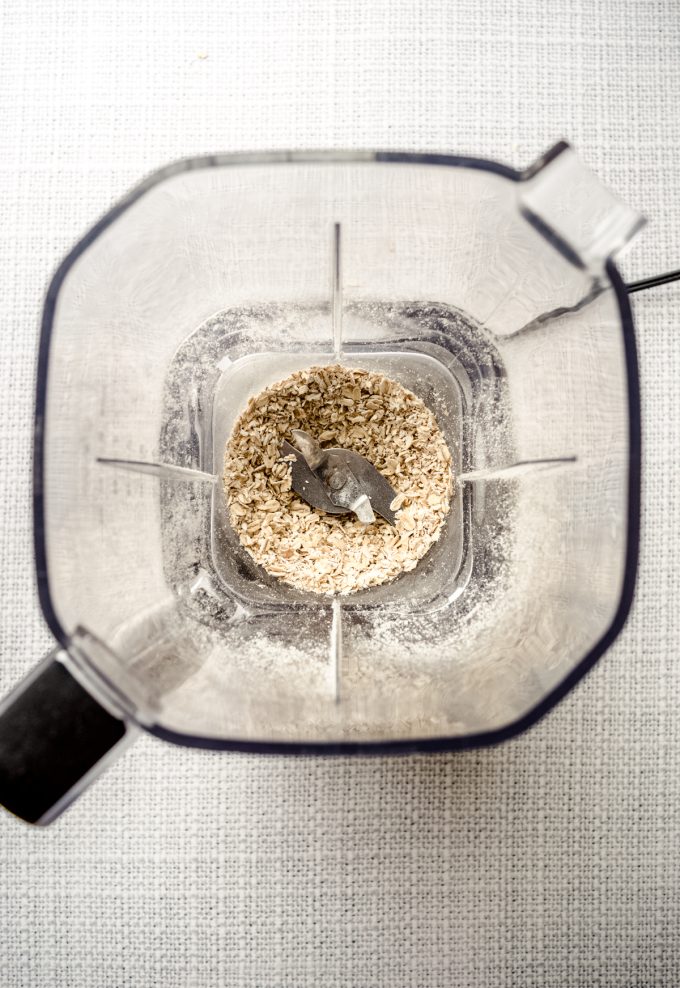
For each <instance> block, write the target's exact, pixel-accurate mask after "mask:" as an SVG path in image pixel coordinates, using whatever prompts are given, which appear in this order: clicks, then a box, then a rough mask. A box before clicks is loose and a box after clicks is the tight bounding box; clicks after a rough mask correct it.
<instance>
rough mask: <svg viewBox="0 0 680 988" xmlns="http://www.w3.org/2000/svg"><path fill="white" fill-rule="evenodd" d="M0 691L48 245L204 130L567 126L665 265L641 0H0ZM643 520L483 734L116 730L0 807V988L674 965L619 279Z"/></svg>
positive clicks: (671, 885)
mask: <svg viewBox="0 0 680 988" xmlns="http://www.w3.org/2000/svg"><path fill="white" fill-rule="evenodd" d="M0 46H1V50H0V113H1V118H0V134H1V135H2V137H1V140H2V154H1V155H0V217H1V222H0V300H1V302H0V326H1V328H0V519H1V530H0V558H1V560H2V569H1V571H0V595H1V598H2V599H1V604H0V649H1V652H2V663H1V665H0V687H1V688H2V691H3V692H5V691H6V690H7V689H9V687H10V686H11V685H12V684H13V683H14V682H15V681H16V680H17V679H19V678H20V677H21V676H22V675H23V674H24V673H25V672H27V671H28V670H29V669H30V667H31V666H32V665H33V663H34V662H35V661H36V660H37V659H38V658H39V657H40V656H41V655H42V654H43V653H44V652H45V651H46V650H47V649H48V648H49V647H50V644H51V643H50V637H49V635H48V633H47V631H46V629H45V626H44V624H43V622H42V619H41V616H40V612H39V608H38V604H37V599H36V594H35V588H34V578H33V563H32V545H31V518H30V456H31V416H32V405H33V376H34V359H35V351H36V341H37V327H38V317H39V310H40V306H41V300H42V294H43V291H44V288H45V285H46V282H47V280H48V278H49V275H50V273H51V272H52V270H53V269H54V267H55V265H56V264H57V262H58V261H59V259H60V258H61V257H62V255H63V254H64V252H65V251H66V250H67V248H68V247H69V246H70V245H71V244H72V243H73V241H74V240H75V238H77V237H78V236H79V235H80V234H81V233H82V232H83V231H84V230H85V229H86V228H87V227H88V225H90V224H91V223H92V221H93V220H94V219H95V218H96V217H97V216H99V215H100V214H101V213H102V212H103V211H104V210H105V209H106V208H108V206H109V205H110V204H111V203H113V202H114V201H115V200H116V199H117V198H118V197H119V196H120V195H121V194H122V193H123V192H125V190H126V189H127V188H128V187H129V186H130V185H131V184H132V183H134V182H135V181H136V180H137V179H138V178H139V177H141V176H142V175H144V174H145V173H147V172H149V171H150V170H152V169H154V168H156V167H157V166H160V165H163V164H165V163H166V162H168V161H170V160H172V159H175V158H178V157H181V156H184V155H189V154H196V153H201V152H207V151H215V150H243V149H264V148H286V147H348V148H349V147H383V148H404V149H417V150H430V149H432V150H443V151H452V152H456V153H462V154H466V153H469V154H473V155H480V156H484V157H490V158H496V159H499V160H503V161H506V162H508V163H510V164H512V165H515V166H521V165H525V164H528V163H529V162H531V161H532V160H533V159H534V158H535V157H537V156H538V154H539V153H540V152H542V151H543V150H545V149H546V148H547V147H548V146H549V145H550V144H551V143H553V142H554V141H555V140H557V139H558V138H560V137H566V138H568V139H570V140H571V141H572V142H573V143H574V145H575V146H576V147H577V149H578V150H579V151H580V153H581V154H582V156H583V158H584V159H585V160H586V161H587V162H588V163H589V164H590V165H591V166H592V167H593V168H594V169H595V170H596V171H597V172H598V173H599V174H600V176H601V177H602V179H603V180H604V181H605V182H606V183H608V184H609V185H610V186H611V187H612V188H613V189H615V190H616V191H618V192H619V193H620V195H621V196H622V197H623V198H624V199H626V200H627V201H629V202H630V203H631V204H632V205H634V206H636V207H637V208H639V209H640V210H642V211H643V212H644V213H645V214H646V215H647V217H648V218H649V225H648V227H647V228H646V229H645V231H644V232H643V234H642V235H641V236H640V237H639V238H638V239H637V240H636V242H635V244H634V246H632V248H631V250H630V251H629V253H628V254H627V255H626V257H625V259H624V260H623V261H622V265H621V266H622V268H623V271H624V274H625V275H626V276H627V277H629V278H632V277H636V276H643V275H646V274H651V273H655V272H659V271H663V270H666V269H668V268H672V267H678V266H679V265H680V236H679V234H680V8H678V6H677V4H676V3H675V0H638V2H631V0H600V2H592V0H591V2H589V0H553V2H552V3H550V4H547V3H543V2H541V0H526V2H521V0H502V2H501V0H494V2H488V3H479V2H477V0H460V2H457V3H453V2H451V0H429V2H422V3H418V2H410V0H370V2H368V0H366V2H359V0H356V2H353V0H329V2H323V0H305V2H304V3H296V2H295V0H231V2H229V3H226V4H218V3H211V2H210V0H164V2H163V3H153V2H152V0H118V2H116V3H113V2H110V3H106V2H103V3H92V4H89V5H87V4H81V3H78V2H76V0H60V2H58V3H57V2H56V0H36V2H34V3H32V4H27V3H24V2H19V0H4V3H3V5H2V25H1V26H0ZM634 307H635V315H636V319H637V331H638V339H639V348H640V363H641V374H642V385H643V399H644V440H645V443H644V516H643V538H642V547H641V565H640V576H639V585H638V592H637V598H636V603H635V606H634V610H633V613H632V615H631V618H630V620H629V623H628V625H627V627H626V630H625V633H624V634H623V635H622V637H621V638H620V640H619V641H618V643H617V644H616V646H615V647H614V648H613V649H612V650H611V651H610V652H609V653H608V654H607V655H606V656H605V657H604V658H603V659H602V660H601V662H600V663H599V665H598V666H597V667H596V668H595V670H594V671H593V672H592V673H591V674H590V675H589V676H588V677H587V680H586V681H585V682H584V683H583V684H582V685H581V686H580V687H579V688H578V689H577V690H576V691H575V692H574V693H573V694H572V695H571V696H570V697H569V698H568V699H567V700H566V701H565V702H564V703H562V705H561V706H560V707H559V708H558V709H556V710H555V711H554V712H553V713H552V714H551V715H550V716H549V717H548V718H547V719H545V720H544V721H543V722H542V723H541V724H540V725H538V726H537V727H536V728H535V729H533V730H532V731H530V732H529V733H528V734H526V735H525V736H523V737H520V738H519V739H517V740H515V741H514V742H512V743H509V744H506V745H505V746H502V747H499V748H496V749H492V750H487V751H481V752H471V753H467V754H462V755H461V754H458V755H450V756H433V757H418V758H376V759H357V760H349V759H340V760H329V761H325V760H321V759H309V760H286V759H283V758H274V757H261V758H260V757H252V756H237V755H218V754H206V753H202V752H195V751H189V750H183V749H178V748H173V747H170V746H166V745H162V744H161V743H159V742H157V741H154V740H151V739H147V738H143V739H141V740H140V741H139V742H138V743H137V744H135V745H134V746H133V747H132V748H130V749H129V751H128V752H127V753H126V754H125V755H124V756H123V757H122V758H121V759H120V760H119V761H118V762H117V763H116V764H115V765H114V767H112V768H111V769H110V770H109V771H108V772H107V773H106V774H105V775H104V776H103V777H102V779H101V780H100V781H99V782H98V783H97V784H96V785H95V786H94V787H93V788H92V789H91V790H89V791H88V792H87V793H86V795H85V796H84V797H83V798H81V800H80V801H79V802H78V803H77V804H76V805H75V806H74V807H73V808H72V809H71V810H70V811H69V812H68V813H67V814H66V815H65V816H63V817H62V818H61V819H60V820H59V821H58V822H57V823H56V824H55V825H54V826H53V827H52V828H50V829H48V830H46V831H36V830H32V829H29V828H28V827H24V826H22V825H20V824H19V823H17V822H15V821H13V820H12V819H10V818H9V816H7V815H4V814H2V815H0V860H1V869H2V870H1V875H2V879H1V881H0V956H1V962H0V970H1V971H2V973H1V974H0V981H1V983H2V985H3V988H19V986H21V988H24V986H41V988H42V986H45V988H67V986H68V988H72V986H73V988H75V986H78V988H80V986H83V988H103V986H107V988H108V986H131V988H132V986H134V988H146V986H152V985H158V986H163V988H187V986H190V988H194V986H195V988H204V986H205V988H212V986H233V988H244V986H255V985H258V986H295V988H312V986H314V988H316V986H320V985H323V986H324V988H332V986H352V988H355V986H369V985H370V986H373V985H376V986H390V988H401V986H404V988H406V986H446V988H457V986H468V985H470V986H489V988H495V986H510V985H517V986H522V988H529V986H536V988H546V986H556V988H558V986H559V988H565V986H570V988H579V986H584V988H585V986H588V988H594V986H634V985H635V986H645V988H646V986H676V985H678V984H679V983H680V853H679V833H680V714H679V710H680V655H679V652H680V607H679V606H678V601H679V600H680V576H679V570H678V562H677V560H678V553H679V550H680V534H679V533H680V495H679V493H678V489H679V488H678V478H679V476H680V427H679V423H680V388H679V387H678V381H679V380H680V342H679V340H680V335H679V326H678V323H679V322H680V284H679V285H675V286H669V287H666V288H662V289H659V290H656V291H654V292H648V293H646V294H640V295H637V296H635V300H634Z"/></svg>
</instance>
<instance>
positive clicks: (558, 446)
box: [0, 143, 642, 824]
mask: <svg viewBox="0 0 680 988" xmlns="http://www.w3.org/2000/svg"><path fill="white" fill-rule="evenodd" d="M641 223H642V220H641V217H640V216H639V215H638V214H637V213H636V212H635V211H634V210H632V209H630V208H629V207H627V206H626V205H625V204H624V203H622V202H621V201H620V200H619V199H618V198H617V197H616V196H615V195H613V194H612V193H611V192H609V191H608V190H607V189H606V188H605V187H603V185H602V184H601V182H600V181H599V180H598V178H597V177H596V176H595V175H594V174H593V173H592V172H591V171H589V170H588V168H586V167H585V165H584V164H583V163H582V162H581V161H580V160H579V158H578V157H577V155H576V154H575V153H574V151H573V150H572V149H571V148H570V147H569V146H568V145H567V144H565V143H560V144H558V145H557V146H555V147H554V148H553V149H552V150H551V151H549V152H548V153H547V154H546V155H544V156H543V157H542V158H541V159H540V160H539V161H538V162H536V163H535V164H534V165H533V166H532V167H530V168H529V169H527V170H525V171H523V172H517V171H514V170H513V169H510V168H508V167H505V166H504V165H501V164H498V163H495V162H491V161H485V160H478V159H470V158H460V157H452V156H448V155H432V154H401V153H382V152H377V153H376V152H365V153H364V152H349V153H338V152H330V153H302V152H301V153H298V152H294V153H268V154H249V155H216V156H211V157H205V158H196V159H190V160H186V161H181V162H178V163H176V164H174V165H171V166H169V167H167V168H164V169H162V170H161V171H159V172H157V173H155V174H153V175H152V176H150V177H149V178H147V179H146V180H145V181H144V182H142V183H141V184H140V185H139V186H137V187H136V188H135V189H134V190H133V191H132V192H131V193H130V194H129V195H128V196H127V197H126V198H125V199H124V200H123V201H122V202H120V203H119V204H118V205H117V206H115V207H114V208H113V209H112V210H111V211H110V212H109V213H108V214H107V215H106V216H105V217H104V218H103V219H102V220H100V221H99V222H98V223H97V224H96V225H95V226H94V227H93V228H92V230H91V231H90V232H89V233H88V234H87V235H86V236H85V237H84V238H83V240H81V241H80V243H78V244H77V245H76V247H75V248H74V249H73V250H72V251H71V253H70V254H69V255H68V257H67V258H66V259H65V260H64V262H63V263H62V264H61V266H60V267H59V269H58V271H57V273H56V274H55V276H54V279H53V281H52V283H51V285H50V287H49V290H48V293H47V298H46V302H45V307H44V314H43V321H42V335H41V341H40V351H39V368H38V383H37V398H36V418H35V461H34V516H35V519H34V520H35V556H36V571H37V582H38V592H39V596H40V602H41V605H42V610H43V612H44V615H45V618H46V621H47V623H48V625H49V627H50V628H51V630H52V632H53V633H54V636H55V638H56V640H57V643H58V644H57V646H56V648H55V650H54V652H53V653H52V654H51V655H49V656H48V657H47V658H46V659H44V660H43V662H42V663H41V665H40V666H38V668H37V669H36V670H35V672H34V673H33V674H32V675H31V676H30V677H29V678H28V679H27V680H26V681H24V683H22V684H21V685H20V686H19V687H18V688H17V689H16V690H15V692H14V693H13V694H12V695H11V696H10V697H8V698H7V700H6V701H5V703H4V705H3V707H2V710H1V712H0V802H2V803H3V804H4V805H5V806H7V807H8V808H9V809H10V810H12V811H13V812H14V813H16V814H17V815H18V816H20V817H22V818H23V819H25V820H28V821H30V822H33V823H42V824H44V823H48V822H50V821H51V820H52V819H54V818H55V817H56V816H57V815H58V814H59V813H60V812H61V811H62V810H63V809H64V807H65V806H67V805H68V804H69V803H70V802H71V801H72V799H73V798H75V796H77V795H78V793H79V792H81V791H82V789H83V788H84V786H85V785H86V784H87V783H88V782H89V781H90V780H91V779H92V778H93V777H94V776H96V775H97V774H98V772H99V771H101V769H102V767H103V766H104V765H105V764H106V763H107V761H108V760H109V759H110V758H111V757H114V756H115V755H116V753H117V752H118V751H120V749H121V746H122V745H124V744H125V743H126V742H128V741H129V740H131V739H133V738H134V737H135V735H136V733H137V731H138V730H139V729H142V730H146V731H149V732H150V733H152V734H154V735H156V736H158V737H160V738H164V739H166V740H168V741H171V742H176V743H180V744H188V745H193V746H199V747H206V748H222V749H232V750H245V751H253V752H258V751H270V752H272V751H273V752H281V753H304V752H308V753H309V752H313V753H343V754H351V753H358V752H361V753H366V752H377V751H380V752H385V751H426V750H442V749H455V748H463V747H469V746H472V745H478V744H488V743H493V742H496V741H500V740H502V739H504V738H507V737H510V736H512V735H513V734H516V733H517V732H519V731H521V730H523V729H525V728H526V727H528V726H529V725H530V724H532V723H533V722H535V721H536V720H537V719H538V717H540V716H541V715H542V714H543V713H545V712H546V711H547V710H548V709H549V708H550V707H551V706H552V705H553V704H554V703H555V702H557V700H558V699H559V698H560V697H562V696H563V695H564V694H565V693H566V692H567V691H568V690H569V689H570V688H571V686H573V685H574V684H575V683H576V682H577V681H578V679H579V678H580V677H581V676H582V675H583V674H584V673H585V671H586V670H587V669H588V668H589V667H590V666H592V664H593V663H594V662H595V660H596V659H597V658H598V657H599V656H600V655H601V654H602V653H603V652H604V651H605V649H606V648H607V647H608V646H609V645H610V644H611V643H612V642H613V641H614V639H615V638H616V636H617V634H618V633H619V631H620V630H621V628H622V626H623V623H624V621H625V619H626V615H627V613H628V610H629V608H630V604H631V601H632V596H633V590H634V583H635V571H636V561H637V541H638V523H639V483H640V478H639V469H640V465H639V457H640V451H639V440H640V436H639V432H640V421H639V419H640V414H639V399H638V380H637V365H636V355H635V339H634V332H633V323H632V317H631V311H630V306H629V303H628V298H627V291H626V286H625V285H624V284H623V283H622V280H621V278H620V276H619V274H618V273H617V270H616V268H615V266H614V264H613V261H612V257H613V256H614V255H615V254H616V253H617V252H618V251H619V250H620V249H621V248H622V247H624V245H625V244H626V243H627V242H628V241H629V240H630V239H631V238H632V237H633V235H634V234H635V233H636V231H637V230H638V229H639V228H640V226H641ZM332 363H340V364H343V365H346V366H348V367H353V368H363V369H365V370H368V371H376V372H379V373H381V374H384V375H386V376H388V377H389V378H391V379H393V380H396V381H398V382H399V383H400V384H402V385H404V386H405V387H406V388H408V389H410V390H411V391H412V392H414V393H415V394H416V395H417V397H418V398H420V399H421V400H422V401H423V402H424V403H425V405H426V406H427V407H428V408H429V409H431V411H432V412H433V413H434V415H435V417H436V420H437V423H438V424H439V427H440V429H441V430H442V432H443V434H444V436H445V438H446V442H447V445H448V447H449V449H450V451H451V454H452V460H453V462H452V470H453V478H454V483H455V488H456V490H455V496H454V497H453V500H452V505H451V510H450V512H449V515H448V517H447V521H446V524H445V526H444V529H443V531H442V534H441V537H440V538H439V540H438V541H437V542H436V544H435V545H434V546H433V547H432V549H431V550H430V551H429V553H428V554H427V555H426V556H425V557H424V558H423V559H422V560H421V562H420V563H419V565H418V566H417V567H416V568H415V569H414V570H412V571H411V572H408V573H404V574H403V575H402V576H400V577H399V578H397V579H396V580H394V581H392V582H390V583H386V584H383V585H379V586H375V587H369V588H367V589H364V590H361V591H358V592H357V593H354V594H350V595H347V596H336V597H327V596H323V595H319V594H313V593H308V592H304V591H301V590H298V589H295V588H293V587H291V586H289V585H286V584H284V583H282V582H281V581H279V580H277V579H276V577H273V576H271V575H269V574H267V573H266V572H265V571H264V570H263V569H262V568H261V567H259V566H258V565H257V564H256V563H255V562H254V561H253V560H252V559H251V558H250V557H249V556H248V554H247V553H246V552H245V550H244V549H243V547H242V546H241V544H240V542H239V539H238V536H237V534H236V533H235V531H234V530H233V529H232V527H231V525H230V522H229V514H228V506H227V503H226V498H225V494H224V490H223V485H222V464H223V458H224V449H225V446H226V443H227V440H228V438H229V435H230V432H231V429H232V427H233V425H234V423H235V421H236V419H237V418H238V415H239V413H240V411H241V410H242V409H243V407H244V405H245V403H246V402H247V401H248V399H249V398H250V397H251V396H253V395H255V394H257V393H258V392H260V391H261V390H262V389H263V388H265V387H267V386H268V385H270V384H272V383H274V382H276V381H278V380H280V379H281V378H283V377H285V376H286V375H288V374H290V373H293V372H294V371H296V370H300V369H304V368H308V367H310V366H313V365H317V366H318V365H322V366H323V365H326V364H332Z"/></svg>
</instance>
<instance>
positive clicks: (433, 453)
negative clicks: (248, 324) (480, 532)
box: [224, 364, 453, 594]
mask: <svg viewBox="0 0 680 988" xmlns="http://www.w3.org/2000/svg"><path fill="white" fill-rule="evenodd" d="M293 429H297V430H304V431H306V432H308V433H310V434H311V435H314V436H315V437H317V438H318V439H319V441H320V442H321V443H322V444H323V445H324V446H333V447H343V448H347V449H351V450H353V451H355V452H357V453H359V454H360V455H362V456H364V457H366V458H367V459H369V460H370V461H371V462H372V463H373V464H374V465H375V467H376V468H377V469H378V470H379V471H380V472H381V473H382V474H383V475H384V476H385V477H386V479H387V480H388V481H389V482H390V484H391V485H392V486H393V488H394V490H395V491H396V492H397V494H398V501H397V502H396V504H398V505H399V510H398V511H397V517H396V525H395V526H394V527H392V526H390V525H389V524H388V523H387V522H386V521H383V520H382V519H379V518H377V519H376V521H375V522H373V523H372V524H370V525H365V524H362V523H361V522H360V521H358V520H357V519H356V518H355V517H354V516H353V515H331V514H327V513H326V512H324V511H322V510H320V509H315V508H311V507H310V506H309V505H308V504H306V503H305V502H304V501H303V500H301V499H300V498H299V497H298V496H297V495H296V494H295V493H294V492H293V491H292V490H291V477H290V465H289V463H287V462H285V460H283V459H282V458H281V456H280V446H281V442H282V441H283V440H284V439H289V438H290V435H291V431H292V430H293ZM224 486H225V493H226V496H227V501H228V504H229V518H230V522H231V525H232V527H233V529H234V531H235V532H236V534H237V535H238V537H239V539H240V541H241V543H242V545H243V546H244V547H245V549H246V551H247V552H248V553H249V555H250V556H251V557H252V558H253V559H254V560H255V561H256V562H257V563H259V564H260V565H261V566H263V568H264V569H265V570H266V571H267V572H268V573H269V574H270V575H272V576H275V577H277V578H278V579H280V580H282V581H283V582H285V583H288V584H290V585H292V586H294V587H296V588H298V589H300V590H307V591H313V592H316V593H322V594H338V593H339V594H347V593H351V592H353V591H356V590H360V589H364V588H366V587H370V586H376V585H378V584H381V583H385V582H387V581H389V580H392V579H394V578H395V577H397V576H398V575H400V574H401V573H404V572H408V571H410V570H412V569H414V568H415V567H416V565H417V564H418V561H419V560H420V559H422V557H423V556H424V555H425V554H426V553H427V551H428V549H429V548H430V547H431V546H432V545H433V544H434V542H436V541H437V539H438V538H439V534H440V532H441V530H442V526H443V524H444V521H445V519H446V516H447V514H448V512H449V507H450V503H451V497H452V495H453V474H452V469H451V453H450V451H449V449H448V447H447V445H446V441H445V439H444V436H443V434H442V432H441V430H440V428H439V426H438V424H437V421H436V419H435V417H434V415H433V414H432V412H431V411H430V410H429V409H428V408H427V407H426V405H425V404H424V402H423V401H421V399H419V398H418V397H416V395H414V394H413V393H412V392H411V391H408V390H407V389H406V388H404V387H403V386H402V385H401V384H399V383H398V382H397V381H394V380H392V379H390V378H388V377H386V376H385V375H383V374H380V373H375V372H369V371H365V370H355V369H351V368H349V367H345V366H341V365H339V364H337V365H329V366H325V367H311V368H307V369H305V370H301V371H297V372H296V373H294V374H292V375H291V376H290V377H288V378H286V379H285V380H283V381H279V382H278V383H275V384H273V385H271V386H270V387H268V388H266V389H264V390H263V391H261V392H260V393H259V394H257V395H254V396H253V397H251V398H250V399H249V401H248V403H247V405H246V408H245V410H244V411H243V412H242V413H241V415H240V417H239V418H238V420H237V421H236V423H235V425H234V428H233V431H232V433H231V436H230V438H229V442H228V444H227V450H226V455H225V474H224Z"/></svg>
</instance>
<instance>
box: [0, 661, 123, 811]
mask: <svg viewBox="0 0 680 988" xmlns="http://www.w3.org/2000/svg"><path fill="white" fill-rule="evenodd" d="M56 654H57V653H52V654H51V655H49V656H47V658H46V659H45V660H44V661H43V662H42V663H41V664H40V666H38V668H37V669H35V670H34V671H33V673H31V674H30V675H29V676H28V678H27V679H25V680H24V682H22V683H20V684H19V686H18V687H17V688H16V689H15V690H14V692H13V693H11V694H10V695H9V696H8V697H7V699H6V700H5V701H4V702H3V704H2V706H1V707H0V805H2V806H4V807H5V808H6V809H8V810H9V811H10V812H11V813H14V814H15V815H16V816H18V817H20V818H21V819H22V820H25V821H26V822H27V823H35V824H43V825H44V824H47V823H51V821H52V820H54V819H55V818H56V817H57V816H59V814H60V813H61V812H62V810H64V809H65V808H66V807H67V806H68V805H69V804H70V803H71V802H72V801H73V800H74V799H75V798H76V796H78V795H79V794H80V792H82V790H83V789H84V788H85V785H87V782H88V781H90V779H91V777H92V775H94V774H95V773H98V771H99V770H101V768H103V767H104V766H103V764H101V763H102V759H103V758H104V756H105V755H106V754H107V753H108V752H110V751H111V750H112V749H113V748H114V747H115V746H116V745H117V744H118V743H119V742H120V741H122V740H123V738H124V737H125V734H126V724H125V721H123V720H120V719H119V718H118V717H114V716H113V715H112V714H111V713H109V712H108V710H105V709H104V707H102V706H101V704H99V703H97V701H96V700H95V699H93V697H92V696H91V695H90V694H89V693H88V692H87V690H85V689H83V687H82V686H81V685H80V684H79V683H78V682H77V681H76V680H75V679H74V677H73V676H72V675H71V673H70V672H69V671H68V670H67V669H66V667H65V666H64V665H63V663H62V662H60V661H59V660H58V659H57V658H56Z"/></svg>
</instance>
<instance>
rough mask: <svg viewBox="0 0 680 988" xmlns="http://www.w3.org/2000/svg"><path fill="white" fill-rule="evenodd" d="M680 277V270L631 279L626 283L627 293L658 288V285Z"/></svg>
mask: <svg viewBox="0 0 680 988" xmlns="http://www.w3.org/2000/svg"><path fill="white" fill-rule="evenodd" d="M678 279H680V271H667V272H666V274H657V275H656V276H655V277H653V278H642V280H641V281H631V283H630V285H626V291H627V292H628V294H629V295H631V294H632V293H633V292H644V291H645V290H646V289H647V288H658V286H659V285H667V284H668V283H669V282H671V281H678Z"/></svg>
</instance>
